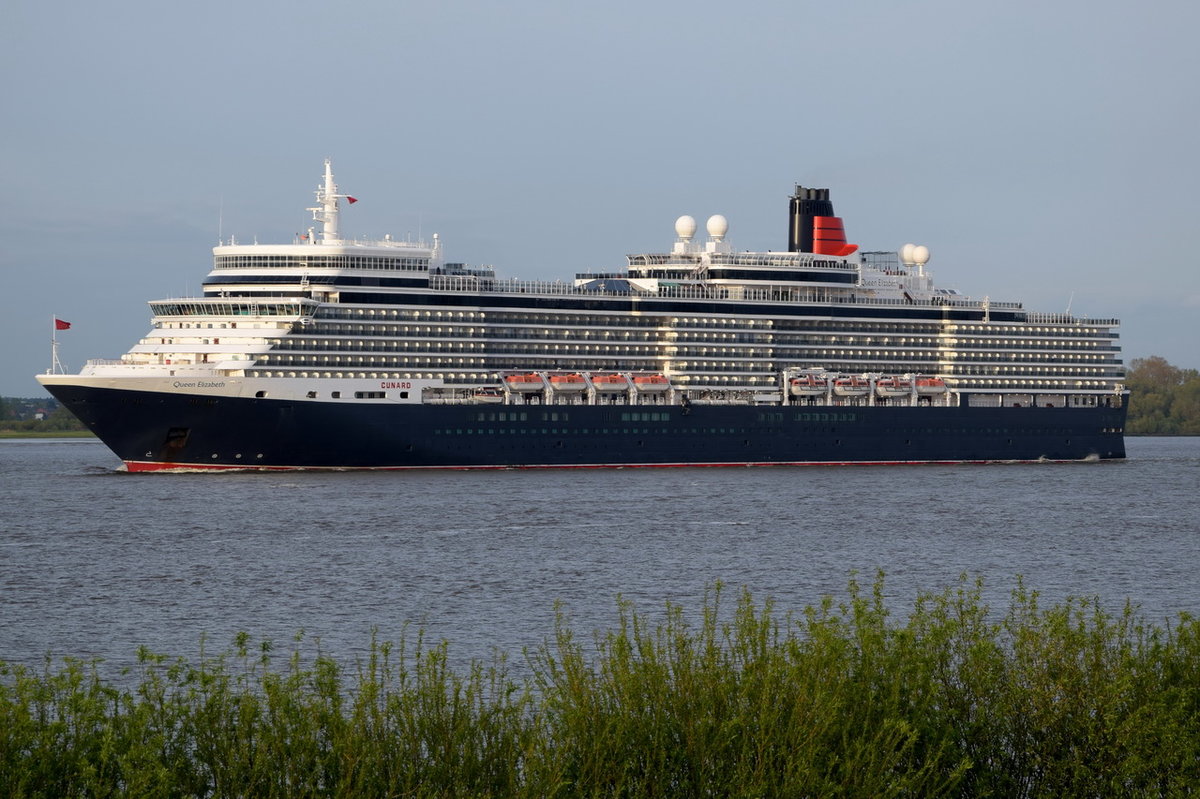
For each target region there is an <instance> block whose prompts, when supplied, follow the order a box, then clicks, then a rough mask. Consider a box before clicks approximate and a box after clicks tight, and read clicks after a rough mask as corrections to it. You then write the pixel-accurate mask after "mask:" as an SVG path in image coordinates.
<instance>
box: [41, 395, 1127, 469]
mask: <svg viewBox="0 0 1200 799" xmlns="http://www.w3.org/2000/svg"><path fill="white" fill-rule="evenodd" d="M49 389H50V391H51V393H53V394H54V396H55V397H56V398H57V399H58V400H59V401H60V402H62V403H63V404H64V405H66V406H67V408H69V409H70V410H71V411H72V412H73V413H74V414H75V415H76V416H78V417H79V418H80V419H81V420H82V421H83V423H84V424H86V425H87V426H88V427H89V428H90V429H91V430H92V431H93V432H95V434H96V435H97V436H98V437H99V438H100V439H101V440H102V441H103V442H104V443H105V444H106V445H108V446H109V448H111V449H112V451H113V452H114V453H116V455H117V456H118V457H119V458H121V459H122V460H123V461H125V462H126V463H127V464H128V465H129V468H130V469H132V470H149V469H162V468H175V467H178V468H189V467H190V468H231V467H232V468H308V469H337V468H437V467H450V468H469V467H538V466H557V467H568V466H623V465H629V466H655V465H663V466H667V465H669V466H681V465H745V464H756V465H757V464H762V465H766V464H800V463H913V462H977V461H1032V460H1042V459H1045V460H1082V459H1097V458H1098V459H1112V458H1124V457H1125V442H1124V437H1123V432H1122V431H1123V430H1124V426H1125V409H1124V407H1108V406H1098V407H1092V408H980V407H929V406H924V407H883V406H877V407H824V406H786V407H781V406H765V405H758V406H753V405H735V406H730V405H721V406H718V405H692V406H691V407H683V406H678V405H675V406H667V405H634V406H630V405H554V406H550V405H404V404H376V403H361V404H350V403H323V402H315V401H308V402H303V401H285V400H273V399H242V398H214V397H201V396H195V395H185V394H163V393H149V392H144V393H139V392H131V391H126V390H112V389H96V388H86V387H77V386H50V387H49Z"/></svg>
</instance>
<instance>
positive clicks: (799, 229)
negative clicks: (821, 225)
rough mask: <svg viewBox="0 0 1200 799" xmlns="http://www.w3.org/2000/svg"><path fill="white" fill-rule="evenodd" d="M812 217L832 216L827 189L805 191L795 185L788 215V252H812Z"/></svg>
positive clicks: (831, 205)
mask: <svg viewBox="0 0 1200 799" xmlns="http://www.w3.org/2000/svg"><path fill="white" fill-rule="evenodd" d="M814 216H833V203H832V202H830V201H829V189H806V188H804V187H803V186H801V185H799V184H797V185H796V193H795V194H793V195H792V202H791V206H790V208H789V214H788V252H812V251H813V217H814Z"/></svg>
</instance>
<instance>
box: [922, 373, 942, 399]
mask: <svg viewBox="0 0 1200 799" xmlns="http://www.w3.org/2000/svg"><path fill="white" fill-rule="evenodd" d="M916 384H917V394H919V395H920V396H922V397H932V396H934V395H935V394H945V393H946V381H945V380H942V378H940V377H932V376H930V375H921V376H920V377H918V378H917V380H916Z"/></svg>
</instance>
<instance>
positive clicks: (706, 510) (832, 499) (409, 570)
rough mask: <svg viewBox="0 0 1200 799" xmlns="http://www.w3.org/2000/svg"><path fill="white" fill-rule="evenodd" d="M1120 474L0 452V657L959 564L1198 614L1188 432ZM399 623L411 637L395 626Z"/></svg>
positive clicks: (597, 615)
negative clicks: (196, 461) (238, 463)
mask: <svg viewBox="0 0 1200 799" xmlns="http://www.w3.org/2000/svg"><path fill="white" fill-rule="evenodd" d="M1127 445H1128V452H1129V458H1128V459H1127V460H1126V461H1124V462H1100V463H1072V464H1005V465H988V466H981V465H962V466H848V467H847V466H843V467H778V468H716V469H713V468H708V469H705V468H694V469H692V468H683V469H599V470H534V471H524V470H511V471H462V472H445V471H438V472H422V471H415V472H294V473H264V474H259V473H221V474H128V473H126V472H124V471H122V470H120V469H119V466H120V464H119V462H118V461H117V460H116V459H115V457H114V456H113V455H112V454H111V453H110V452H109V451H108V450H107V449H106V448H104V446H103V445H101V444H100V443H98V442H96V441H94V440H86V439H85V440H80V439H62V440H3V441H0V660H5V661H9V662H17V663H24V664H29V665H38V664H40V663H41V662H42V661H43V659H44V658H45V657H46V656H47V655H48V654H49V655H50V656H52V657H53V658H56V659H57V658H60V657H62V656H72V657H80V658H102V659H103V660H104V661H105V663H106V665H107V666H110V667H114V668H116V667H120V666H122V665H130V664H132V663H133V662H134V661H135V659H136V651H137V648H138V647H139V646H143V645H144V646H146V647H149V648H150V649H152V650H154V651H156V652H163V653H168V654H170V655H179V656H184V657H187V658H189V659H191V658H195V657H196V656H197V655H198V653H199V651H200V645H201V639H202V638H203V639H205V641H206V643H205V648H206V651H208V652H210V653H212V652H217V651H221V650H224V649H227V648H229V646H230V645H231V642H232V640H233V638H234V636H235V635H236V634H237V632H238V631H246V632H248V633H250V635H251V636H252V637H253V639H254V640H262V639H267V640H271V641H273V642H275V644H276V646H277V648H279V649H286V648H287V647H289V646H291V645H292V644H291V642H292V641H293V639H294V638H295V636H296V635H297V634H298V633H300V632H301V631H303V633H304V636H305V639H306V641H307V642H308V643H307V644H306V646H313V647H315V646H317V645H318V643H319V647H320V650H321V651H322V652H324V653H326V654H330V655H333V656H335V657H337V658H338V659H339V660H342V661H345V662H348V663H352V662H353V660H354V659H355V658H357V657H360V656H361V655H362V654H363V653H364V651H365V650H366V649H367V647H368V645H369V643H370V639H371V635H372V631H373V630H377V631H378V636H379V638H380V639H382V640H398V639H399V638H400V636H401V635H404V634H405V631H406V629H407V636H408V637H409V638H410V639H411V638H412V637H413V635H414V632H415V629H416V628H418V627H423V628H424V630H425V635H426V637H427V639H433V640H441V639H445V640H446V641H448V642H449V646H450V652H451V655H452V657H453V658H455V659H458V660H460V661H462V662H465V661H467V660H470V659H484V660H490V659H491V658H492V657H493V656H495V655H496V654H497V653H505V654H507V655H508V657H509V659H510V661H513V660H516V661H520V660H521V653H522V649H523V648H524V647H536V646H538V645H539V644H540V643H541V642H542V641H544V640H545V639H546V638H547V637H549V636H550V635H551V634H552V632H553V629H554V618H555V607H556V603H558V605H559V606H560V607H561V608H562V609H563V611H564V612H565V614H566V617H567V619H568V620H569V623H570V625H571V627H572V629H573V630H575V631H576V633H577V634H579V635H581V636H583V637H585V638H590V636H591V634H592V632H593V631H597V630H601V631H602V630H606V629H611V628H613V627H614V625H615V623H616V619H617V612H616V605H617V600H618V597H623V598H624V599H627V600H630V601H632V602H633V603H634V605H635V606H636V607H637V608H638V609H639V610H641V611H645V612H647V613H648V614H651V615H653V614H654V613H655V612H660V611H661V610H662V608H663V607H664V604H665V603H666V602H668V601H670V602H673V603H678V604H681V605H683V606H684V607H685V608H691V609H698V608H699V607H700V605H701V603H702V601H703V599H704V596H705V592H706V591H707V590H709V589H711V588H712V586H713V585H714V584H715V583H716V581H718V580H719V581H722V582H723V583H724V584H725V585H726V586H727V591H728V589H732V590H733V591H740V590H741V589H742V588H743V587H744V588H747V589H749V590H750V591H751V592H752V594H753V596H754V597H755V598H756V599H758V600H763V599H766V598H771V599H772V600H773V601H774V603H775V606H776V608H777V610H778V611H780V612H781V613H782V612H787V611H801V610H803V609H804V607H805V606H807V605H812V604H816V603H818V602H819V601H820V600H821V598H822V597H823V596H825V595H833V596H834V597H835V598H844V597H845V592H846V586H847V582H848V580H849V579H850V577H851V575H852V574H857V575H858V577H857V579H858V580H859V581H860V582H861V583H865V584H868V585H869V584H870V583H871V582H872V581H873V580H874V577H875V574H876V572H877V571H878V570H883V571H884V572H885V574H886V579H885V595H886V597H887V601H888V603H889V607H892V608H894V610H895V612H896V613H897V614H898V615H903V614H904V612H905V611H906V610H907V609H911V607H912V604H913V601H914V599H915V598H916V596H917V594H918V593H919V592H922V591H939V590H942V589H943V588H946V587H948V586H952V585H954V584H955V582H956V580H957V579H958V578H959V576H960V575H962V574H964V573H966V574H968V575H969V576H970V578H971V579H973V578H974V577H976V576H978V577H982V578H983V580H984V585H985V592H984V596H985V599H986V600H987V601H988V602H989V604H991V605H992V606H993V607H994V608H997V609H999V610H1001V611H1002V610H1004V609H1005V608H1007V604H1008V598H1009V595H1010V592H1011V590H1012V589H1013V588H1014V587H1015V585H1016V582H1017V577H1018V575H1020V576H1021V577H1022V578H1023V580H1024V581H1025V584H1026V585H1027V586H1028V587H1030V588H1033V589H1036V590H1038V591H1039V592H1041V595H1042V597H1043V599H1042V601H1043V603H1048V602H1054V601H1059V600H1061V599H1063V598H1065V597H1067V596H1087V597H1092V596H1097V597H1099V598H1100V600H1101V602H1102V604H1103V605H1104V606H1105V607H1107V608H1109V609H1112V610H1116V611H1119V610H1120V608H1121V607H1122V606H1123V604H1124V603H1125V601H1126V600H1127V599H1128V600H1132V601H1133V602H1134V603H1135V604H1136V605H1137V606H1138V607H1139V608H1140V612H1141V613H1142V614H1143V616H1144V617H1145V618H1147V619H1148V620H1149V621H1151V622H1154V623H1156V624H1164V623H1166V622H1167V621H1168V620H1171V619H1173V618H1175V617H1176V616H1177V615H1178V614H1179V613H1181V612H1188V613H1191V614H1200V438H1131V439H1129V440H1128V444H1127ZM406 626H407V627H406Z"/></svg>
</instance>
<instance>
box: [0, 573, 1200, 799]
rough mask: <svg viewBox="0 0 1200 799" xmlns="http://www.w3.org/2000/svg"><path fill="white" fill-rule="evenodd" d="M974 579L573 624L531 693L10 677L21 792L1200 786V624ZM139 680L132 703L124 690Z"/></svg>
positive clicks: (227, 662)
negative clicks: (580, 627) (786, 606)
mask: <svg viewBox="0 0 1200 799" xmlns="http://www.w3.org/2000/svg"><path fill="white" fill-rule="evenodd" d="M980 595H981V587H980V585H979V584H978V583H975V584H970V583H968V582H967V581H965V580H963V581H960V583H959V584H958V585H957V586H955V587H954V588H952V589H950V590H947V591H944V592H942V593H939V594H926V595H922V596H920V597H919V598H918V599H917V601H916V603H915V605H914V607H913V609H912V612H911V614H909V615H908V617H907V618H906V619H905V620H903V621H902V622H900V621H895V620H893V619H892V618H891V617H890V615H889V612H888V609H887V608H886V607H885V604H884V601H883V580H882V577H880V578H879V579H877V580H876V582H875V584H874V586H873V588H872V589H871V590H870V591H863V590H862V589H861V588H860V587H859V585H858V584H857V583H856V582H854V581H851V583H850V585H849V590H848V592H847V596H846V598H845V599H843V600H841V601H835V599H834V598H832V597H826V598H824V599H823V600H822V601H821V602H820V603H818V604H817V605H815V606H811V607H808V608H806V609H804V610H803V611H802V612H801V613H799V614H785V615H783V616H781V615H779V613H778V612H777V611H776V609H775V607H774V606H773V604H772V603H771V602H770V601H766V602H764V603H762V604H756V603H755V602H754V601H753V600H752V598H751V596H750V595H749V594H748V593H743V594H742V595H741V596H740V597H739V598H738V600H737V601H736V603H735V606H734V607H733V608H730V609H728V611H727V610H726V609H725V608H724V607H723V606H722V589H721V586H720V585H717V586H715V587H714V588H713V589H712V590H711V591H710V593H709V595H708V596H707V597H706V598H705V601H704V602H703V604H702V606H701V608H700V610H699V613H698V614H697V615H696V617H695V618H694V619H692V620H691V621H689V618H688V617H687V615H686V614H685V612H684V609H683V608H681V607H679V606H675V605H668V606H667V607H666V609H665V611H664V612H663V613H662V614H660V615H659V616H658V617H657V620H655V621H652V620H651V617H648V616H646V615H643V614H641V613H639V612H638V611H637V610H636V609H635V608H634V607H633V606H632V605H630V604H629V603H627V602H624V601H620V602H618V617H617V623H616V626H615V628H614V629H612V630H610V631H608V632H606V633H604V634H601V635H598V636H597V637H595V638H594V639H590V640H588V641H587V643H586V644H585V643H582V642H580V640H579V639H578V638H577V637H576V636H575V634H574V632H573V631H572V630H571V629H570V627H569V625H568V624H567V622H566V619H565V617H564V616H563V614H561V613H560V614H559V619H558V623H557V625H556V628H555V630H554V633H553V635H552V637H551V638H550V639H549V640H548V641H547V642H546V643H545V644H544V645H543V646H542V647H540V648H539V649H538V650H537V651H535V652H531V653H528V655H527V664H526V666H525V668H524V669H523V670H522V674H523V675H524V676H522V677H520V678H517V677H514V676H513V675H512V673H511V672H510V671H509V670H508V668H507V667H506V664H505V662H504V661H503V660H498V661H497V662H495V663H493V664H490V665H484V664H480V663H473V664H471V665H470V666H469V667H468V668H467V669H466V670H465V672H463V673H460V672H458V671H456V670H455V669H453V668H451V666H450V664H449V659H448V649H447V645H446V644H445V643H444V642H443V643H440V644H438V645H436V646H428V645H426V643H425V641H424V640H423V638H422V636H421V635H419V634H418V635H417V637H416V640H415V642H412V645H411V647H410V646H409V644H408V643H407V642H406V641H405V640H404V639H402V640H401V641H400V642H399V643H398V644H393V643H387V642H379V641H376V640H373V641H372V642H371V646H370V649H369V654H368V655H367V657H366V658H365V660H364V661H362V662H359V663H356V664H354V666H353V667H352V668H347V667H345V666H343V665H341V664H339V663H337V662H336V661H334V660H333V659H331V658H328V657H326V656H324V655H322V654H320V653H319V652H318V653H316V654H315V655H308V656H306V655H305V654H304V651H303V644H302V641H301V640H300V639H299V638H298V639H297V642H296V645H295V647H294V648H293V651H292V652H291V653H289V655H288V656H287V657H286V658H284V659H283V660H282V661H277V660H276V659H275V658H274V656H273V654H272V651H271V646H270V644H269V643H266V642H263V643H261V644H259V645H258V646H256V647H255V646H252V645H251V642H250V640H249V637H248V636H246V635H244V634H242V635H239V636H238V638H237V639H236V640H235V641H234V643H233V646H232V648H231V649H230V651H227V652H225V653H222V654H221V655H219V656H216V657H210V656H207V655H205V654H203V652H202V654H201V657H200V658H199V659H198V661H197V662H196V663H194V664H192V663H188V662H186V661H184V660H182V659H178V658H176V659H171V658H168V657H166V656H163V655H159V654H155V653H152V652H150V651H146V650H143V651H141V652H139V658H138V662H139V667H138V670H137V672H136V673H134V674H126V675H122V676H121V677H120V678H119V679H117V680H116V681H109V680H106V679H104V678H103V676H102V675H101V673H100V666H101V665H102V664H98V663H83V662H79V661H75V660H69V659H68V660H65V661H64V662H63V663H62V664H59V665H56V664H54V663H51V662H49V661H47V662H46V663H45V665H44V667H43V668H42V669H41V670H30V669H26V668H23V667H21V666H16V665H11V664H2V663H0V785H2V786H6V787H5V790H6V791H7V794H8V795H10V796H68V797H70V796H89V797H91V796H118V795H119V796H132V795H136V796H222V797H224V796H255V797H268V796H280V797H283V796H287V797H297V796H301V797H302V796H381V797H383V796H496V797H509V796H537V797H574V796H631V797H634V796H636V797H643V796H644V797H653V796H664V797H665V796H672V797H674V796H872V797H878V796H884V797H886V796H937V795H949V796H1005V797H1008V796H1018V797H1019V796H1067V795H1070V796H1081V795H1086V796H1108V795H1121V796H1172V795H1183V794H1189V793H1195V792H1197V791H1200V693H1198V692H1200V625H1198V624H1197V622H1196V621H1195V620H1194V619H1192V618H1190V617H1187V616H1181V617H1180V618H1179V619H1178V621H1177V622H1176V623H1174V624H1173V625H1171V626H1168V627H1166V628H1160V627H1157V626H1153V625H1149V624H1147V623H1146V622H1145V621H1144V620H1142V619H1140V618H1139V617H1138V615H1137V614H1136V613H1135V611H1134V610H1133V609H1132V608H1131V607H1129V606H1126V607H1125V609H1124V610H1123V612H1122V613H1121V614H1119V615H1115V616H1114V615H1110V614H1108V613H1106V612H1105V611H1103V610H1102V609H1101V607H1100V605H1099V603H1098V602H1097V601H1096V600H1079V599H1070V600H1067V601H1066V602H1064V603H1061V604H1058V605H1055V606H1054V607H1051V608H1049V609H1043V608H1042V607H1041V606H1040V604H1039V598H1038V595H1037V594H1036V593H1035V592H1031V591H1028V590H1026V589H1025V587H1024V586H1022V585H1018V588H1017V590H1016V591H1014V593H1013V598H1012V603H1011V606H1010V608H1009V610H1008V611H1007V613H1006V614H1005V615H1003V616H1001V617H996V616H995V615H994V614H992V613H991V612H990V611H989V609H988V608H987V607H986V606H985V605H984V604H983V603H982V601H981V599H980ZM118 685H125V686H132V687H121V688H119V687H116V686H118Z"/></svg>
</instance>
